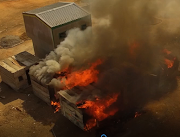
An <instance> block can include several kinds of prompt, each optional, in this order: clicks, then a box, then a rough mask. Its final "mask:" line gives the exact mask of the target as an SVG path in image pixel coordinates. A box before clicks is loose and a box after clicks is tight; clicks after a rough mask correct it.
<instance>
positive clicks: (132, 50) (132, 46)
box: [129, 42, 140, 58]
mask: <svg viewBox="0 0 180 137" xmlns="http://www.w3.org/2000/svg"><path fill="white" fill-rule="evenodd" d="M139 46H140V45H139V44H138V43H136V42H134V43H132V44H130V49H129V52H130V55H131V56H132V57H133V58H134V57H136V51H137V49H138V48H139Z"/></svg>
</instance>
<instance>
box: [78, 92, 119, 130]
mask: <svg viewBox="0 0 180 137" xmlns="http://www.w3.org/2000/svg"><path fill="white" fill-rule="evenodd" d="M118 96H119V94H114V95H112V97H108V98H106V99H96V101H85V104H83V105H82V106H79V107H78V108H85V109H86V111H87V113H88V114H90V115H91V116H93V117H94V118H95V119H97V120H98V121H102V120H104V119H106V118H107V117H109V116H113V115H114V114H115V113H116V112H117V111H118V108H114V109H112V110H111V111H107V112H105V110H106V109H107V108H108V107H110V106H111V105H112V104H113V103H114V102H116V101H117V98H118ZM92 121H93V119H91V120H90V121H88V122H87V123H86V128H87V127H88V129H89V128H92V127H94V126H96V123H95V122H92Z"/></svg>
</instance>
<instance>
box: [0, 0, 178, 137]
mask: <svg viewBox="0 0 180 137" xmlns="http://www.w3.org/2000/svg"><path fill="white" fill-rule="evenodd" d="M64 1H66V0H64ZM68 1H70V0H68ZM55 2H57V0H36V1H32V0H0V38H1V37H3V36H6V35H18V36H20V35H21V34H23V33H24V32H25V28H24V24H23V18H22V12H23V11H27V10H31V9H34V8H38V7H41V6H44V5H48V4H51V3H55ZM172 20H173V21H172ZM176 20H179V19H164V20H163V22H162V23H160V24H159V25H162V27H163V26H166V23H168V22H170V21H172V22H173V23H176ZM178 22H179V21H178ZM173 23H172V25H173ZM21 51H28V52H30V53H34V51H33V47H32V41H31V40H28V41H25V42H24V43H22V44H20V45H18V46H16V47H13V48H9V49H0V60H1V59H4V58H7V57H9V56H12V55H15V54H17V53H19V52H21ZM178 83H179V84H178V88H177V90H175V91H173V92H171V93H168V94H166V95H165V96H163V97H162V98H160V99H159V100H156V101H154V102H151V103H149V104H148V105H147V106H146V107H145V109H146V111H147V113H146V114H143V115H142V116H140V117H137V118H135V119H133V120H131V121H129V122H127V123H126V124H125V128H126V129H127V131H126V133H125V134H124V135H117V137H120V136H123V137H152V136H153V137H160V136H163V137H179V136H180V130H179V127H180V99H179V98H180V87H179V86H180V79H178ZM0 96H1V97H5V98H1V99H0V137H53V135H52V133H51V132H50V129H51V128H52V127H53V126H54V124H55V122H56V121H58V120H59V119H60V122H61V121H62V125H61V126H60V129H59V131H60V132H61V137H72V136H74V137H84V136H86V135H85V134H84V133H83V132H81V130H78V128H77V127H76V126H74V125H73V124H72V123H71V122H69V121H67V120H66V119H65V118H63V117H62V116H61V115H60V114H59V113H57V114H54V113H53V110H52V108H51V107H50V106H48V105H47V104H46V103H44V102H42V101H41V100H40V99H38V98H37V97H35V96H34V95H33V93H32V88H31V87H29V88H27V89H26V90H23V91H21V92H18V93H17V92H15V91H13V90H12V89H11V88H10V87H9V86H7V85H6V84H4V83H3V82H1V81H0ZM69 131H72V132H69Z"/></svg>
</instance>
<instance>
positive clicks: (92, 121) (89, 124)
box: [84, 118, 96, 131]
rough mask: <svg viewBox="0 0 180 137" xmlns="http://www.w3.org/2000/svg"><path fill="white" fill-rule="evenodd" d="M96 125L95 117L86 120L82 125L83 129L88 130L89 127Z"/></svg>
mask: <svg viewBox="0 0 180 137" xmlns="http://www.w3.org/2000/svg"><path fill="white" fill-rule="evenodd" d="M95 126H96V119H94V118H92V119H89V120H88V121H87V122H86V125H85V127H84V130H85V131H88V130H90V129H91V128H93V127H95Z"/></svg>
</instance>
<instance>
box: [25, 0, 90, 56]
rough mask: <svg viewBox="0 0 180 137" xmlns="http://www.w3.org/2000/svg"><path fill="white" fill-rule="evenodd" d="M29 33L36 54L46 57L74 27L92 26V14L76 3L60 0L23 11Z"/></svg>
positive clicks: (84, 27)
mask: <svg viewBox="0 0 180 137" xmlns="http://www.w3.org/2000/svg"><path fill="white" fill-rule="evenodd" d="M23 18H24V24H25V28H26V33H27V35H28V36H29V37H30V38H31V39H32V41H33V46H34V51H35V55H36V56H37V57H39V58H44V57H45V56H46V55H47V54H49V53H50V51H52V50H54V49H55V48H56V47H57V45H59V44H60V42H61V41H63V40H64V38H65V37H66V31H68V30H70V29H72V28H77V27H79V28H81V29H82V30H84V29H86V27H88V26H91V25H92V23H91V15H90V13H88V12H87V11H86V10H84V9H83V8H81V7H79V6H78V5H76V4H75V3H67V2H66V3H65V2H58V3H55V4H52V5H48V6H45V7H41V8H38V9H34V10H31V11H27V12H23Z"/></svg>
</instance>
